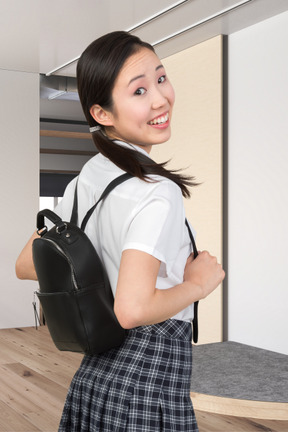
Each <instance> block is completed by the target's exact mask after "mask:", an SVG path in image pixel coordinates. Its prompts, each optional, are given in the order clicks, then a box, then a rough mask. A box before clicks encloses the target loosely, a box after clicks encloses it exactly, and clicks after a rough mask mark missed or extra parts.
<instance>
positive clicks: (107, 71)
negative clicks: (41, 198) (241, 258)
mask: <svg viewBox="0 0 288 432" xmlns="http://www.w3.org/2000/svg"><path fill="white" fill-rule="evenodd" d="M77 79H78V91H79V96H80V100H81V103H82V107H83V110H84V113H85V115H86V118H87V121H88V123H89V125H90V131H91V132H92V135H93V140H94V142H95V145H96V147H97V149H98V150H99V153H98V154H97V155H96V156H95V157H93V158H92V159H91V160H90V161H89V162H88V163H87V164H86V165H85V166H84V168H83V169H82V171H81V173H80V176H79V181H78V195H79V207H80V208H79V218H80V220H81V219H82V218H83V217H84V215H85V213H86V211H87V210H88V209H89V208H90V207H92V205H93V204H94V203H95V201H96V200H97V199H98V197H99V196H100V194H101V192H102V191H103V190H104V188H105V186H106V185H107V184H108V183H109V182H110V181H111V180H113V179H114V178H116V177H117V176H119V175H120V174H122V173H123V172H129V173H131V174H133V175H134V177H133V178H132V179H129V180H128V181H126V182H125V183H123V184H121V185H119V186H117V188H115V189H114V190H113V191H112V192H111V193H110V194H109V195H108V197H107V198H106V199H105V202H103V203H102V204H101V205H100V206H99V208H98V209H97V210H96V212H95V214H94V215H93V216H92V217H91V219H90V221H89V223H88V225H87V229H86V232H87V234H88V235H89V237H90V239H91V241H92V242H93V244H94V245H95V248H96V249H97V251H98V253H99V255H100V257H101V258H102V260H103V262H104V264H105V267H106V269H107V272H108V276H109V279H110V283H111V287H112V290H113V293H114V297H115V306H114V308H115V314H116V316H117V318H118V320H119V322H120V324H121V325H122V327H124V328H125V329H128V331H127V338H126V340H125V342H124V343H123V345H122V346H120V347H119V348H115V349H111V350H109V351H108V352H105V353H103V354H100V355H95V356H84V358H83V361H82V363H81V366H80V368H79V370H78V371H77V372H76V374H75V377H74V379H73V381H72V383H71V386H70V389H69V392H68V395H67V399H66V403H65V407H64V411H63V415H62V419H61V423H60V427H59V431H60V432H64V431H65V432H68V431H69V432H72V431H74V432H76V431H77V432H80V431H83V432H84V431H85V432H86V431H95V432H96V431H99V432H100V431H101V432H105V431H107V432H108V431H110V432H112V431H113V432H116V431H119V432H120V431H122V432H124V431H125V432H136V431H141V432H152V431H153V432H157V431H166V432H168V431H169V432H170V431H181V432H185V431H189V432H190V431H197V430H198V428H197V422H196V418H195V415H194V411H193V407H192V402H191V399H190V379H191V370H192V344H191V337H192V334H191V333H192V330H191V320H192V319H193V303H194V302H195V301H197V300H200V299H203V298H205V297H206V296H207V295H209V294H210V293H211V292H212V291H213V290H214V289H215V288H216V287H217V286H218V285H219V284H220V282H221V281H222V280H223V278H224V271H223V269H222V267H221V265H220V264H218V263H217V260H216V258H215V257H212V256H211V255H210V254H209V253H208V252H206V251H204V252H200V253H199V255H198V257H197V258H196V259H193V254H192V253H191V251H192V249H191V243H190V238H189V234H188V230H187V227H186V226H185V213H184V208H183V201H182V195H183V196H185V197H189V190H188V186H191V185H193V181H192V180H193V179H191V178H187V177H184V176H183V175H181V174H179V173H175V172H171V171H169V170H168V169H166V168H165V164H156V163H155V162H154V161H153V160H152V159H151V158H150V156H149V154H150V151H151V149H152V147H153V146H154V145H156V144H162V143H164V142H166V141H167V140H168V139H169V137H170V133H171V131H170V122H171V117H172V109H173V104H174V91H173V88H172V86H171V84H170V82H169V80H168V78H167V75H166V72H165V69H164V67H163V65H162V63H161V61H160V60H159V58H158V57H157V55H156V54H155V52H154V50H153V48H152V47H151V46H150V45H149V44H147V43H144V42H142V41H141V40H140V39H138V38H137V37H135V36H132V35H130V34H128V33H126V32H113V33H109V34H107V35H105V36H103V37H101V38H99V39H97V40H96V41H94V42H93V43H92V44H91V45H89V46H88V48H87V49H86V50H85V51H84V52H83V54H82V56H81V57H80V60H79V62H78V66H77ZM74 188H75V181H72V182H71V183H70V184H69V185H68V187H67V189H66V192H65V194H64V197H63V199H62V201H61V203H60V205H59V206H58V208H57V209H56V211H57V213H59V214H60V215H61V216H62V217H63V218H66V219H69V218H70V214H71V208H72V201H73V194H74ZM35 237H37V234H34V235H33V236H32V238H31V239H30V241H29V242H28V244H27V245H26V247H25V248H24V250H23V251H22V253H21V255H20V256H19V258H18V261H17V264H16V272H17V275H18V277H20V278H30V279H36V274H35V270H34V266H33V261H32V253H31V244H32V241H33V239H34V238H35Z"/></svg>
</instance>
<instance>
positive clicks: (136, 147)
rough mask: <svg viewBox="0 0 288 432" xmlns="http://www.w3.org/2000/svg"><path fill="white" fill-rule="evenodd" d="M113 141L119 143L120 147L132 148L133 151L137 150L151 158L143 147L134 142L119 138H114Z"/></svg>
mask: <svg viewBox="0 0 288 432" xmlns="http://www.w3.org/2000/svg"><path fill="white" fill-rule="evenodd" d="M114 143H115V144H119V145H120V146H122V147H126V148H130V149H133V150H135V151H138V152H139V153H142V154H144V155H145V156H148V157H149V158H150V159H151V157H150V155H149V154H148V153H147V152H146V151H145V150H144V149H143V148H141V147H139V146H137V145H135V144H131V143H127V142H125V141H120V140H114Z"/></svg>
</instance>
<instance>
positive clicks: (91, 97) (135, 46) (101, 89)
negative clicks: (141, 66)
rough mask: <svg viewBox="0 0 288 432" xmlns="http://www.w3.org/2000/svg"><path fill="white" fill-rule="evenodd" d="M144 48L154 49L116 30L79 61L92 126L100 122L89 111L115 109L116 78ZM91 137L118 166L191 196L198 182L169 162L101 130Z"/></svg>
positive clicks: (82, 96) (84, 103)
mask: <svg viewBox="0 0 288 432" xmlns="http://www.w3.org/2000/svg"><path fill="white" fill-rule="evenodd" d="M141 48H147V49H149V50H151V51H153V52H155V51H154V48H153V47H152V46H151V45H150V44H148V43H146V42H143V41H141V39H139V38H138V37H137V36H133V35H131V34H130V33H127V32H124V31H116V32H112V33H108V34H106V35H104V36H102V37H100V38H99V39H96V40H95V41H94V42H92V43H91V44H90V45H89V46H88V47H87V48H86V50H85V51H84V52H83V53H82V55H81V57H80V59H79V61H78V64H77V83H78V93H79V97H80V101H81V104H82V108H83V111H84V114H85V116H86V119H87V121H88V124H89V126H90V127H93V126H97V125H98V124H97V122H96V121H95V120H94V118H93V117H92V115H91V113H90V109H91V107H92V106H93V105H94V104H99V105H100V106H101V107H102V108H104V109H106V110H108V111H112V109H113V100H112V90H113V87H114V84H115V81H116V78H117V77H118V75H119V72H120V70H121V68H122V67H123V65H124V63H125V61H126V60H127V59H128V58H129V57H130V56H131V55H133V54H135V53H136V52H137V51H138V50H139V49H141ZM92 136H93V141H94V143H95V145H96V147H97V149H98V151H99V152H100V153H102V154H103V155H104V156H106V157H107V158H108V159H110V160H111V161H112V162H113V163H114V164H115V165H117V166H118V167H119V168H121V169H123V170H124V171H126V172H128V173H130V174H133V175H134V176H136V177H139V178H140V179H142V180H146V181H147V180H149V179H148V178H147V176H148V175H149V174H156V175H160V176H162V177H166V178H168V179H170V180H172V181H173V182H175V183H177V184H178V186H179V187H180V188H181V190H182V194H183V196H184V197H189V196H190V191H189V189H188V186H194V185H195V183H194V181H193V177H189V176H185V175H183V174H181V173H180V172H179V171H175V170H168V169H167V168H165V166H166V165H167V162H164V163H156V162H154V161H153V160H151V159H150V158H149V157H146V156H145V155H144V154H142V153H140V152H136V151H134V150H132V149H129V148H126V147H122V146H120V145H117V144H115V143H114V142H113V141H112V140H110V139H109V138H108V137H107V136H106V135H105V134H103V133H102V131H101V130H100V131H95V132H93V134H92Z"/></svg>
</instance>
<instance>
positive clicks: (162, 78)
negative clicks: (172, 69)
mask: <svg viewBox="0 0 288 432" xmlns="http://www.w3.org/2000/svg"><path fill="white" fill-rule="evenodd" d="M165 80H166V75H162V76H161V77H160V78H159V79H158V83H159V84H161V83H163V82H164V81H165Z"/></svg>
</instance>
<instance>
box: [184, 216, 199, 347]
mask: <svg viewBox="0 0 288 432" xmlns="http://www.w3.org/2000/svg"><path fill="white" fill-rule="evenodd" d="M185 225H186V226H187V229H188V233H189V237H190V240H191V243H192V247H193V253H194V258H196V257H197V255H198V251H197V247H196V243H195V240H194V236H193V234H192V231H191V228H190V226H189V223H188V221H187V219H185ZM198 304H199V301H196V302H194V318H193V321H192V324H193V342H194V343H197V342H198Z"/></svg>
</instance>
